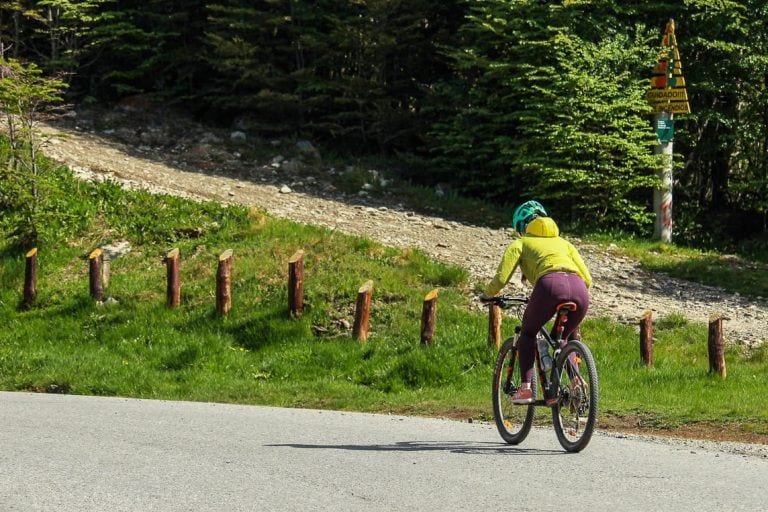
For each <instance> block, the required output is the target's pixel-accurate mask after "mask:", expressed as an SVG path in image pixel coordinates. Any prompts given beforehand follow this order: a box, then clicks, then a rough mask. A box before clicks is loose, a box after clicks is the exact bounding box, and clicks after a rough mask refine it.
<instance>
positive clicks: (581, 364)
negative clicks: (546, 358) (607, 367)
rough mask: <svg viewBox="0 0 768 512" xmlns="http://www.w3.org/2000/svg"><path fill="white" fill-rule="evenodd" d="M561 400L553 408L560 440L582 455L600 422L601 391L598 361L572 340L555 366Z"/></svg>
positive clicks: (562, 443)
mask: <svg viewBox="0 0 768 512" xmlns="http://www.w3.org/2000/svg"><path fill="white" fill-rule="evenodd" d="M553 376H554V378H555V382H554V384H555V385H556V387H555V390H556V391H557V396H558V401H557V404H555V405H554V406H553V407H552V421H553V423H554V427H555V433H556V434H557V440H558V441H560V444H561V445H562V446H563V448H565V450H566V451H569V452H580V451H581V450H583V449H584V448H585V447H586V446H587V444H589V441H590V439H592V432H593V431H594V429H595V424H596V422H597V409H598V402H599V401H600V388H599V385H598V381H597V367H596V366H595V358H594V357H593V356H592V352H590V350H589V348H588V347H587V346H586V345H585V344H584V343H582V342H580V341H577V340H572V341H569V342H568V344H567V345H566V346H565V348H564V349H563V350H562V352H560V355H559V356H558V358H557V361H556V363H555V371H554V372H553Z"/></svg>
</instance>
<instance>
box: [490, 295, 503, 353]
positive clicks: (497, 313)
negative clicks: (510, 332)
mask: <svg viewBox="0 0 768 512" xmlns="http://www.w3.org/2000/svg"><path fill="white" fill-rule="evenodd" d="M488 346H489V347H496V348H499V347H500V346H501V308H500V307H499V305H498V304H491V305H490V306H488Z"/></svg>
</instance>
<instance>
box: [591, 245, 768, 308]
mask: <svg viewBox="0 0 768 512" xmlns="http://www.w3.org/2000/svg"><path fill="white" fill-rule="evenodd" d="M589 238H590V239H591V240H594V241H597V242H599V243H601V244H605V245H607V244H614V245H615V246H616V251H617V252H619V253H621V254H624V255H626V256H629V257H630V258H633V259H636V260H638V261H639V262H640V263H641V264H642V266H643V267H644V268H646V269H648V270H651V271H654V272H662V273H665V274H668V275H670V276H672V277H677V278H680V279H685V280H689V281H695V282H698V283H702V284H706V285H710V286H717V287H720V288H723V289H725V290H728V291H730V292H732V293H739V294H740V295H744V296H747V297H754V298H765V297H768V264H766V263H765V262H755V261H750V260H746V259H745V258H743V257H740V256H737V255H733V254H720V253H717V252H713V251H704V250H700V249H693V248H689V247H682V246H678V245H674V244H663V243H661V242H658V241H649V240H643V239H639V238H636V237H630V236H626V235H621V236H605V235H601V236H591V237H589Z"/></svg>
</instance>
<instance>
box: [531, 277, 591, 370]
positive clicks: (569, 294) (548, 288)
mask: <svg viewBox="0 0 768 512" xmlns="http://www.w3.org/2000/svg"><path fill="white" fill-rule="evenodd" d="M562 302H575V303H576V305H577V306H578V309H577V310H576V311H573V312H572V313H571V314H570V315H568V323H567V324H566V325H565V332H564V334H565V336H564V338H565V339H568V337H569V336H570V335H571V333H572V332H573V331H574V329H576V328H577V327H578V326H579V324H580V323H581V321H582V320H583V319H584V316H585V315H586V314H587V309H589V292H588V291H587V285H585V284H584V281H582V280H581V278H580V277H579V276H578V275H576V274H571V273H568V272H552V273H551V274H546V275H544V276H542V277H540V278H539V280H538V281H536V286H534V287H533V292H532V293H531V297H530V299H529V300H528V306H527V307H526V308H525V313H523V323H522V325H521V330H520V339H519V341H518V343H517V346H518V355H519V363H520V379H521V380H522V381H523V382H531V381H532V380H533V363H534V358H535V356H534V350H533V346H534V343H536V334H537V333H538V332H539V329H540V328H541V327H542V326H543V325H544V324H546V323H547V322H548V321H549V320H550V319H551V318H552V317H553V316H554V314H555V313H557V305H558V304H560V303H562Z"/></svg>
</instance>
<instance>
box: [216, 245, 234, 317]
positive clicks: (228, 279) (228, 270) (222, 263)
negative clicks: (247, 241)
mask: <svg viewBox="0 0 768 512" xmlns="http://www.w3.org/2000/svg"><path fill="white" fill-rule="evenodd" d="M231 285H232V249H227V250H226V251H224V252H223V253H221V255H220V256H219V268H218V270H217V271H216V312H217V313H218V314H219V315H222V316H224V315H228V314H229V311H230V310H231V309H232V294H231Z"/></svg>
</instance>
